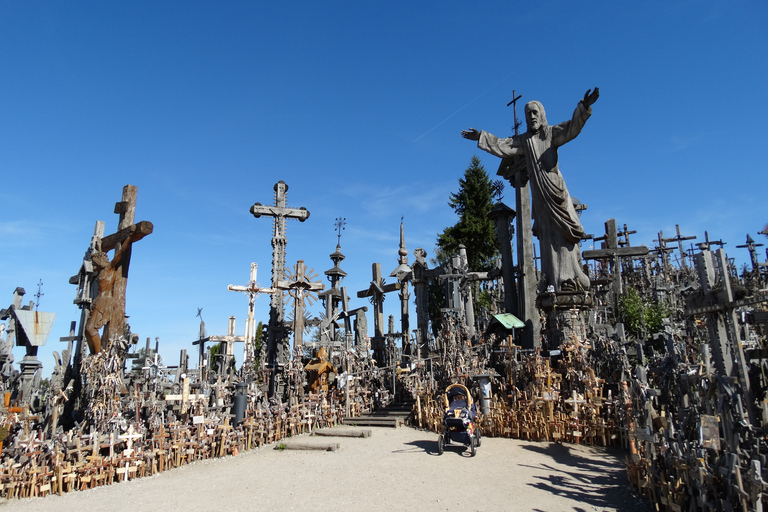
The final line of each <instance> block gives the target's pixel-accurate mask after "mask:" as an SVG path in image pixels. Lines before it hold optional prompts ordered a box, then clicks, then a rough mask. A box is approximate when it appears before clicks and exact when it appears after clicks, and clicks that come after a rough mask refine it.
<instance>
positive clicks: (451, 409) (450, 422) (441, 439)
mask: <svg viewBox="0 0 768 512" xmlns="http://www.w3.org/2000/svg"><path fill="white" fill-rule="evenodd" d="M443 400H444V401H445V407H446V409H445V415H444V416H443V433H442V434H440V435H439V436H438V438H437V453H438V455H442V454H443V450H444V448H445V445H447V444H451V442H452V441H453V442H456V443H461V444H463V445H464V446H469V453H470V455H471V456H472V457H474V456H475V453H476V452H477V448H478V447H479V446H480V431H479V430H478V429H477V427H476V426H475V418H476V417H477V406H476V405H475V404H474V403H473V402H472V396H471V395H470V394H469V390H468V389H467V387H466V386H464V385H462V384H451V385H450V386H448V387H447V388H446V389H445V394H444V395H443Z"/></svg>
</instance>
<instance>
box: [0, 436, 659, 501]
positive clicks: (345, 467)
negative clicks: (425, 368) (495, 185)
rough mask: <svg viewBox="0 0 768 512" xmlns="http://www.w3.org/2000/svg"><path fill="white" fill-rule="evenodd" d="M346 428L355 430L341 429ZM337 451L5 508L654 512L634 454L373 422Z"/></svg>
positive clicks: (289, 455)
mask: <svg viewBox="0 0 768 512" xmlns="http://www.w3.org/2000/svg"><path fill="white" fill-rule="evenodd" d="M340 428H345V427H340ZM371 430H372V436H371V437H369V438H341V437H340V438H328V437H322V438H321V437H309V436H301V437H299V438H297V439H296V441H301V442H302V443H317V444H323V443H329V442H338V443H339V444H340V445H341V448H340V449H339V451H337V452H319V451H292V450H283V451H279V450H275V449H274V447H273V446H268V447H264V448H262V449H260V450H252V451H250V452H245V453H242V454H240V455H238V456H236V457H227V458H224V459H217V460H210V461H201V462H197V463H195V464H191V465H188V466H184V467H182V468H179V469H175V470H172V471H166V472H164V473H162V474H161V475H156V476H153V477H149V478H143V479H138V480H134V481H131V482H126V483H121V484H117V485H112V486H105V487H101V488H98V489H93V490H89V491H82V492H73V493H69V494H65V495H64V496H61V497H59V496H50V497H46V498H35V499H26V500H11V501H8V502H0V510H2V511H11V510H14V511H15V510H20V511H26V510H40V511H50V512H62V511H67V510H78V511H82V512H87V511H100V512H103V511H106V512H129V511H130V512H138V511H145V510H152V511H161V510H184V511H185V512H186V511H188V512H194V511H205V512H211V511H214V510H226V511H240V510H243V511H245V510H249V511H250V510H272V511H282V510H297V511H298V510H301V511H308V510H325V511H334V510H349V511H357V510H360V511H371V512H379V511H381V512H390V511H392V512H393V511H401V510H406V511H408V510H413V511H420V512H427V511H433V510H461V511H476V510H477V511H480V510H481V511H510V510H533V511H547V512H555V511H622V512H625V511H635V510H639V511H646V510H649V509H648V508H647V507H646V506H645V503H644V502H643V500H642V499H640V498H638V497H637V496H635V495H633V494H632V492H631V490H630V489H629V488H628V484H627V478H626V472H625V469H624V464H623V457H624V453H623V452H619V451H613V450H609V451H605V450H602V449H595V448H588V447H584V446H575V445H557V444H553V443H531V442H525V441H518V440H511V439H491V438H484V439H483V443H482V446H481V447H480V448H478V450H477V455H476V456H475V457H474V458H470V457H469V450H466V451H464V450H463V447H459V446H455V445H454V446H449V447H447V448H446V451H445V453H444V454H443V455H441V456H438V455H437V435H436V434H434V433H432V432H425V431H420V430H415V429H411V428H399V429H385V428H371Z"/></svg>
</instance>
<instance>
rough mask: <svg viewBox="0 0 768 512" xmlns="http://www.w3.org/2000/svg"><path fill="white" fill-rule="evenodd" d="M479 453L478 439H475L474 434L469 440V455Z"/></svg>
mask: <svg viewBox="0 0 768 512" xmlns="http://www.w3.org/2000/svg"><path fill="white" fill-rule="evenodd" d="M476 453H477V441H476V440H475V437H474V436H472V438H471V439H470V440H469V456H470V457H474V456H475V454H476Z"/></svg>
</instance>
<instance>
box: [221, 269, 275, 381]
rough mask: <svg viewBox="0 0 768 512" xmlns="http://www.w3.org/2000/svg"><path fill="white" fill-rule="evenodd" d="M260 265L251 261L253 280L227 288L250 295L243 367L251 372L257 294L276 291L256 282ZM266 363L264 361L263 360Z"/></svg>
mask: <svg viewBox="0 0 768 512" xmlns="http://www.w3.org/2000/svg"><path fill="white" fill-rule="evenodd" d="M258 268H259V266H258V265H257V264H256V263H251V280H250V282H249V283H248V284H247V285H245V286H239V285H234V284H230V285H229V286H227V290H229V291H230V292H243V293H245V294H246V295H248V318H246V320H245V343H244V344H243V345H244V347H243V369H244V370H247V371H248V372H250V371H251V370H254V361H255V359H256V358H255V354H254V339H255V338H256V324H255V322H254V319H253V312H254V309H255V308H256V296H257V295H258V294H260V293H268V294H272V293H275V290H274V289H273V288H261V287H260V286H259V284H258V283H257V282H256V274H257V272H258ZM261 364H262V365H263V364H264V361H262V362H261Z"/></svg>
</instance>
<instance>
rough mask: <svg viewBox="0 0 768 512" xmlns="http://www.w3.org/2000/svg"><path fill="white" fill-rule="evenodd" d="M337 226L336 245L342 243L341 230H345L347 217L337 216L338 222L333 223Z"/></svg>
mask: <svg viewBox="0 0 768 512" xmlns="http://www.w3.org/2000/svg"><path fill="white" fill-rule="evenodd" d="M333 225H334V226H336V245H339V244H341V232H342V231H344V230H345V229H347V228H345V227H344V226H346V225H347V218H346V217H336V222H335V223H334V224H333Z"/></svg>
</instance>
